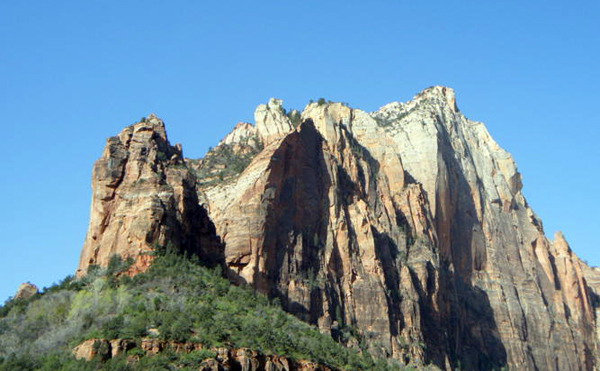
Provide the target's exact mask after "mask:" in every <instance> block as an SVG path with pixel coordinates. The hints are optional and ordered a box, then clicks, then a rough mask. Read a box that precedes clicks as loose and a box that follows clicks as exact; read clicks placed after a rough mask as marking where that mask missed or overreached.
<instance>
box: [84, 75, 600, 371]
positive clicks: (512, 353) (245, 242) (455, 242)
mask: <svg viewBox="0 0 600 371" xmlns="http://www.w3.org/2000/svg"><path fill="white" fill-rule="evenodd" d="M292 116H293V115H286V112H285V110H284V109H283V107H282V102H281V101H280V100H276V99H271V100H270V101H269V102H268V104H266V105H264V104H263V105H260V106H258V108H257V109H256V111H255V124H254V125H251V124H249V123H240V124H238V125H237V126H235V128H234V129H233V131H232V132H231V133H230V134H228V135H227V136H226V137H225V138H224V139H223V140H222V141H221V142H220V143H219V144H218V145H217V146H216V147H215V148H213V149H211V150H210V151H209V152H208V153H207V155H206V156H205V157H204V158H203V159H186V158H184V156H183V154H182V150H181V146H180V145H176V146H172V145H171V144H170V143H169V141H168V139H167V135H166V132H165V127H164V123H163V122H162V121H161V120H160V119H158V118H157V117H156V116H154V115H150V116H149V117H148V118H146V119H145V120H142V121H141V122H138V123H136V124H134V125H131V126H129V127H127V128H125V129H124V130H123V131H121V133H119V134H118V135H117V136H115V137H112V138H110V139H108V141H107V144H106V147H105V149H104V152H103V154H102V156H101V158H100V159H99V160H98V161H97V162H96V163H95V165H94V170H93V178H92V189H93V195H92V204H91V213H90V223H89V228H88V231H87V237H86V240H85V244H84V247H83V251H82V253H81V259H80V263H79V268H78V270H77V275H79V276H80V275H82V274H84V273H85V272H86V269H87V267H89V266H90V265H91V264H97V265H101V266H105V265H106V264H107V263H108V261H109V259H110V257H111V256H112V255H114V254H119V255H121V256H122V257H131V258H133V259H134V261H135V263H134V265H133V266H132V268H131V271H130V273H131V274H135V273H136V272H140V271H143V270H144V269H146V268H147V267H148V265H149V264H150V263H151V255H149V254H148V253H149V252H150V251H151V250H152V249H153V247H155V246H171V247H173V248H176V249H179V250H181V251H186V252H188V253H192V254H196V255H198V256H200V257H201V258H202V259H203V260H204V261H205V262H206V263H208V264H221V265H222V266H223V267H224V268H225V271H226V272H227V274H228V276H229V277H230V279H231V280H232V281H233V282H236V283H239V284H249V285H252V286H253V287H255V288H256V289H257V290H259V291H261V292H264V293H266V294H268V295H270V296H272V297H278V298H280V300H281V302H282V305H283V307H284V309H286V310H287V311H289V312H290V313H293V314H294V315H296V316H298V317H299V318H301V319H302V320H305V321H307V322H310V323H312V324H314V325H316V326H318V327H319V328H320V330H321V331H322V332H325V333H328V334H331V336H333V337H334V338H336V339H339V340H342V341H343V340H344V339H343V337H342V336H341V329H343V328H346V329H347V328H349V327H351V328H353V329H355V331H357V332H358V333H359V334H360V336H361V337H363V338H364V339H366V341H367V343H368V344H369V352H370V353H372V354H373V355H376V356H379V357H391V358H394V359H397V360H399V361H401V362H408V361H413V362H415V361H417V362H421V363H431V364H434V365H437V366H438V367H440V368H442V369H453V368H454V367H456V366H458V365H460V366H461V367H463V369H467V370H487V369H494V368H500V367H502V366H506V367H508V368H509V369H511V370H561V371H568V370H595V369H597V368H598V367H599V364H600V359H599V356H600V351H599V348H598V344H599V335H598V334H599V333H600V328H599V327H598V324H597V315H598V313H599V312H598V311H597V308H598V305H599V304H598V303H599V301H598V293H599V290H600V272H598V270H596V269H594V268H591V267H588V266H587V265H586V264H585V263H584V262H582V261H581V260H580V259H579V258H578V257H577V256H576V255H575V254H574V253H573V252H572V250H571V249H570V247H569V245H568V243H567V242H566V240H565V238H564V237H563V235H562V234H561V233H557V234H556V235H555V236H554V239H553V240H550V239H548V238H547V237H546V236H545V233H544V229H543V226H542V222H541V220H540V219H539V218H538V217H537V216H536V215H535V213H534V212H533V211H532V210H531V208H530V207H529V206H528V204H527V201H526V200H525V198H524V196H523V194H522V192H521V187H522V185H521V175H520V174H519V172H518V171H517V167H516V165H515V162H514V161H513V159H512V157H511V156H510V154H509V153H507V152H506V151H505V150H503V149H502V148H500V147H499V146H498V144H497V143H496V142H495V141H494V140H493V139H492V138H491V136H490V134H489V133H488V131H487V130H486V128H485V126H484V125H483V124H482V123H480V122H474V121H471V120H469V119H467V118H466V117H465V116H464V115H463V114H462V113H461V112H460V111H459V110H458V108H457V105H456V102H455V95H454V91H453V90H452V89H450V88H445V87H439V86H435V87H431V88H428V89H426V90H424V91H422V92H421V93H419V94H417V95H416V96H415V97H414V99H413V100H411V101H409V102H407V103H399V102H394V103H390V104H387V105H385V106H383V107H381V108H380V109H379V110H378V111H375V112H371V113H368V112H364V111H361V110H359V109H353V108H350V107H348V106H347V105H344V104H341V103H322V102H321V104H319V103H311V104H309V105H307V106H306V107H305V109H304V111H303V112H302V113H301V119H300V120H290V117H292ZM296 118H297V117H296ZM244 161H245V162H244ZM347 345H349V346H352V345H353V344H352V341H348V344H347Z"/></svg>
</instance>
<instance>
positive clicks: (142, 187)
mask: <svg viewBox="0 0 600 371" xmlns="http://www.w3.org/2000/svg"><path fill="white" fill-rule="evenodd" d="M195 185H196V177H195V176H194V175H193V174H192V172H191V171H190V170H188V168H187V167H186V165H185V164H184V159H183V154H182V152H181V146H180V145H176V146H171V145H170V144H169V141H168V140H167V134H166V132H165V128H164V123H163V122H162V121H161V120H159V119H158V118H156V116H154V115H150V116H149V117H148V118H146V119H144V120H142V121H141V122H138V123H136V124H134V125H131V126H129V127H127V128H125V129H123V131H121V133H119V135H117V136H115V137H112V138H109V139H108V140H107V143H106V147H105V148H104V152H103V153H102V157H101V158H100V159H99V160H98V161H96V163H95V164H94V170H93V174H92V205H91V211H90V223H89V227H88V232H87V235H86V240H85V243H84V246H83V250H82V252H81V257H80V260H79V268H78V269H77V275H78V276H81V275H82V274H84V273H85V272H86V270H87V268H88V267H89V266H90V265H100V266H106V265H107V264H108V262H109V260H110V259H111V257H112V256H113V255H119V256H121V258H123V259H126V258H130V257H131V258H134V261H135V263H134V265H133V266H132V267H131V270H130V273H132V274H133V273H135V272H139V271H141V270H144V269H145V268H146V267H147V266H148V264H149V263H150V261H151V259H152V252H153V249H154V248H155V247H157V246H161V247H164V248H171V247H173V248H176V249H178V250H180V251H182V252H183V251H185V252H188V253H192V254H196V255H199V256H200V257H201V258H203V259H204V260H206V261H208V262H214V261H218V260H220V259H221V257H220V254H221V253H222V252H221V250H222V249H221V248H220V245H219V241H218V238H217V237H216V236H215V229H214V225H213V224H212V222H210V220H209V219H208V217H207V214H206V211H205V210H204V209H203V208H202V207H201V206H200V205H199V204H198V198H197V195H196V191H195Z"/></svg>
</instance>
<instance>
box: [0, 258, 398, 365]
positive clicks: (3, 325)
mask: <svg viewBox="0 0 600 371" xmlns="http://www.w3.org/2000/svg"><path fill="white" fill-rule="evenodd" d="M157 251H159V252H158V253H157V254H156V255H157V256H156V257H155V260H154V263H153V265H152V266H151V268H150V269H149V270H148V271H147V272H145V273H141V274H138V275H136V276H135V277H133V278H131V277H129V276H126V275H119V273H120V272H122V271H123V270H125V269H127V267H128V266H129V264H130V263H131V262H122V261H121V260H120V259H118V258H113V259H112V260H111V262H110V264H109V266H108V267H107V268H106V269H99V268H97V267H91V269H90V270H89V272H88V275H87V276H85V277H84V278H82V279H79V280H74V279H73V278H72V277H68V278H67V279H65V280H63V281H62V282H60V283H59V284H57V285H55V286H53V287H51V288H48V289H45V290H44V291H43V292H42V293H41V294H38V295H36V296H34V297H32V298H30V299H27V300H13V301H9V302H7V303H6V304H5V305H4V306H3V307H1V308H0V371H3V370H176V369H181V370H191V369H196V370H197V369H198V367H199V364H200V362H201V361H202V360H203V359H206V358H210V357H214V356H215V354H214V353H213V352H211V351H208V350H202V351H195V352H191V353H175V352H174V351H173V350H170V349H167V350H165V351H163V352H161V353H160V354H159V355H155V356H146V355H145V354H144V353H143V352H141V351H140V350H139V348H134V349H132V350H131V351H130V353H129V355H136V356H137V357H138V358H139V360H138V361H137V362H135V363H132V364H128V363H127V360H126V355H121V356H118V357H115V358H112V359H109V360H101V359H100V358H98V359H94V360H92V361H90V362H86V361H77V360H75V359H74V358H73V356H72V355H71V349H72V348H73V347H75V346H76V345H78V344H80V343H81V342H82V341H84V340H86V339H95V338H103V339H107V340H111V339H117V338H119V339H133V340H134V341H135V340H138V341H139V340H140V339H141V338H143V337H157V338H158V339H162V340H167V341H176V342H192V343H201V344H202V345H203V346H204V347H206V348H211V347H228V348H244V347H245V348H250V349H253V350H258V351H260V352H262V353H264V354H277V355H283V356H288V357H291V358H293V359H306V360H312V361H316V362H319V363H322V364H326V365H329V366H331V367H334V368H344V369H347V370H392V369H398V368H392V367H391V366H389V365H388V364H387V362H385V361H382V360H380V361H377V362H375V361H374V360H373V359H372V358H371V357H370V356H368V355H361V354H359V353H357V352H356V351H353V350H349V349H347V348H344V347H343V346H341V345H340V344H338V343H336V342H335V341H334V340H333V339H332V338H331V337H328V336H326V335H323V334H321V333H320V332H319V331H318V330H317V329H316V328H314V327H312V326H310V325H308V324H306V323H304V322H301V321H300V320H298V319H297V318H295V317H293V316H291V315H289V314H287V313H285V312H284V311H283V310H282V309H281V308H280V307H279V306H278V305H277V302H276V301H275V302H272V301H270V300H269V299H268V298H267V297H265V296H263V295H260V294H257V293H255V292H254V291H253V290H251V289H250V288H247V287H238V286H233V285H231V284H230V283H229V281H228V280H227V279H225V278H223V277H222V274H221V271H220V270H219V269H215V270H211V269H207V268H205V267H202V266H201V265H200V264H199V263H198V261H197V259H188V258H186V257H183V256H180V255H176V254H174V253H173V252H171V251H170V250H169V249H161V250H157ZM136 352H137V353H136Z"/></svg>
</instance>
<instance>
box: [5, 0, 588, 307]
mask: <svg viewBox="0 0 600 371" xmlns="http://www.w3.org/2000/svg"><path fill="white" fill-rule="evenodd" d="M599 4H600V3H598V2H593V1H572V2H564V1H526V2H525V1H468V0H460V1H448V0H446V1H401V0H393V1H392V0H389V1H377V0H376V1H364V0H363V1H348V0H346V1H302V2H292V1H252V2H250V1H218V2H217V1H92V0H90V1H75V0H73V1H3V2H2V4H1V5H0V47H1V51H0V82H1V85H0V86H1V90H0V114H1V115H2V117H1V120H2V124H1V125H2V126H1V128H2V145H1V146H0V151H1V153H0V154H1V158H2V161H1V162H0V170H1V174H2V181H1V183H0V194H1V195H2V197H3V200H2V212H1V213H0V228H1V229H0V234H1V236H2V238H1V239H0V301H3V300H4V299H5V298H6V297H8V296H9V295H12V294H13V293H14V291H15V290H16V288H17V286H18V284H19V283H21V282H24V281H32V282H33V283H35V284H37V285H38V286H47V285H49V284H51V283H52V282H54V281H57V280H59V279H61V278H63V277H64V276H66V275H67V274H71V273H72V272H74V270H75V268H76V265H77V260H78V257H79V251H80V248H81V246H82V243H83V240H84V236H85V232H86V227H87V219H88V213H89V203H90V197H91V190H90V176H91V168H92V164H93V161H94V160H95V159H96V158H97V157H98V156H99V155H100V153H101V151H102V148H103V146H104V141H105V139H106V138H107V137H109V136H111V135H114V134H116V133H118V132H119V131H120V130H121V128H123V127H124V126H127V125H129V124H131V123H133V122H134V121H135V120H137V119H139V118H140V117H142V116H145V115H147V114H148V113H150V112H155V113H156V114H157V115H158V116H160V117H162V118H163V119H164V120H165V121H166V123H167V129H168V134H169V137H170V139H171V141H172V142H173V143H175V142H181V143H183V149H184V153H185V155H186V156H188V157H201V156H202V155H203V154H204V153H205V151H206V149H207V148H208V147H209V146H213V145H215V144H216V143H217V142H218V140H219V139H220V138H221V137H223V136H224V135H225V134H226V133H227V132H228V131H229V130H230V129H231V128H232V127H233V125H234V124H235V123H236V122H238V121H252V113H253V110H254V108H255V106H256V105H258V104H260V103H263V102H266V101H267V99H268V98H269V97H272V96H274V97H279V98H281V99H283V100H284V101H285V105H286V106H287V107H290V108H294V107H295V108H302V107H303V106H304V105H305V103H306V102H307V101H308V100H309V99H311V98H312V99H315V98H319V97H326V98H328V99H331V100H338V101H345V102H348V103H350V105H352V106H353V107H358V108H362V109H364V110H375V109H377V108H378V107H379V106H381V105H383V104H385V103H388V102H390V101H395V100H400V101H404V100H408V99H410V98H411V97H412V96H413V95H414V94H415V93H417V92H418V91H420V90H422V89H424V88H426V87H428V86H431V85H447V86H451V87H453V88H454V89H455V90H456V93H457V101H458V105H459V107H460V109H461V110H462V112H463V113H464V114H465V115H466V116H467V117H469V118H471V119H474V120H479V121H483V122H485V123H486V124H487V127H488V129H489V131H490V132H491V134H492V135H493V136H494V138H495V139H496V140H497V141H498V142H499V143H500V145H501V146H503V147H504V148H506V149H507V150H508V151H510V152H511V153H512V154H513V156H514V157H515V159H516V161H517V164H518V165H519V169H520V171H521V172H522V174H523V179H524V184H525V186H524V193H525V196H526V197H527V199H528V200H529V203H530V204H531V206H532V207H533V209H534V210H535V211H536V212H537V213H538V215H540V216H541V218H542V219H543V221H544V224H545V228H546V233H547V234H548V235H550V236H551V235H552V234H553V233H554V231H555V230H557V229H560V230H562V231H563V232H564V233H565V235H566V237H567V239H568V241H569V242H570V243H571V246H572V247H573V249H574V250H575V251H576V252H577V253H578V254H579V255H580V256H581V257H582V258H584V259H587V260H588V261H589V262H590V263H591V264H594V265H600V251H599V250H598V248H597V247H598V243H597V238H596V235H597V233H598V229H599V227H600V223H599V217H598V213H599V210H600V200H599V198H598V194H599V193H600V189H599V184H600V179H599V175H598V170H599V165H598V161H599V160H600V150H599V147H600V143H599V137H600V129H599V126H600V122H599V121H600V120H599V118H598V111H599V108H600V102H599V98H600V93H599V90H598V89H599V88H600V75H599V72H598V71H599V68H598V60H599V57H600V42H599V37H600V26H599V25H600V22H599V21H598V20H599V19H600V5H599Z"/></svg>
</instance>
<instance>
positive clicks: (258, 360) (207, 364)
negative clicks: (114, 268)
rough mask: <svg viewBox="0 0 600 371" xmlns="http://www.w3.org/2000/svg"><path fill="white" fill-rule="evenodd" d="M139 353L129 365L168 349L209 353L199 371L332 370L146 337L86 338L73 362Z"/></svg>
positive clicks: (247, 352) (250, 352)
mask: <svg viewBox="0 0 600 371" xmlns="http://www.w3.org/2000/svg"><path fill="white" fill-rule="evenodd" d="M134 349H136V350H139V351H138V352H136V354H138V355H136V356H132V355H130V356H128V357H127V359H128V362H130V363H135V362H137V361H138V359H139V358H138V357H139V354H140V353H141V354H143V355H145V356H150V357H151V356H154V355H157V354H160V353H162V352H163V351H166V350H170V351H173V352H175V353H190V352H194V351H200V350H209V351H210V352H212V353H213V354H214V357H212V358H207V359H205V360H204V361H203V362H202V364H201V365H200V368H199V370H200V371H227V370H239V371H332V370H331V369H330V368H329V367H327V366H324V365H320V364H318V363H314V362H309V361H305V360H293V359H290V358H288V357H282V356H277V355H265V354H262V353H261V352H258V351H255V350H250V349H246V348H240V349H230V348H211V349H206V348H204V347H203V346H202V344H199V343H179V342H174V341H164V340H158V339H151V338H145V339H141V340H139V341H138V342H136V341H134V340H127V339H114V340H105V339H89V340H86V341H84V342H82V343H81V344H79V345H78V346H76V347H75V348H73V351H72V353H73V356H74V357H75V359H83V360H86V361H91V360H92V359H94V358H98V359H100V360H102V361H106V360H108V359H110V358H114V357H118V356H120V355H124V354H126V353H127V351H130V350H134Z"/></svg>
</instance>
